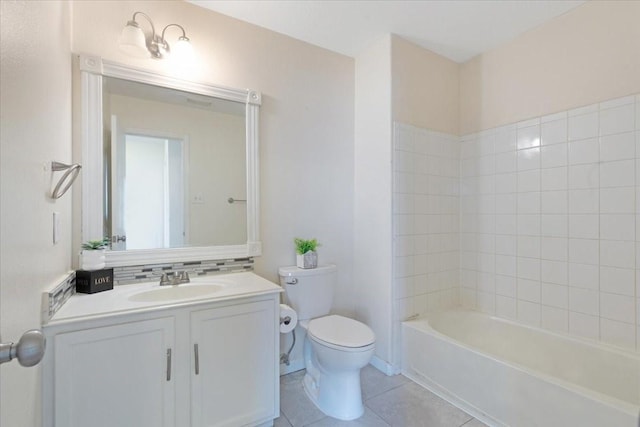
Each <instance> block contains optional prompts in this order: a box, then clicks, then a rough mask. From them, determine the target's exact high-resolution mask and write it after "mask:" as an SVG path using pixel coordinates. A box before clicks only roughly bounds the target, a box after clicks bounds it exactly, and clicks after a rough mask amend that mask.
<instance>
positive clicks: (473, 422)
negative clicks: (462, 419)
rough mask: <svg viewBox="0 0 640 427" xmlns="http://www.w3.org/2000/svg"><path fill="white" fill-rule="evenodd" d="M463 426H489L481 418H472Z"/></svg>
mask: <svg viewBox="0 0 640 427" xmlns="http://www.w3.org/2000/svg"><path fill="white" fill-rule="evenodd" d="M462 427H487V425H486V424H485V423H483V422H482V421H480V420H477V419H475V418H472V419H471V420H470V421H469V422H468V423H466V424H464V425H463V426H462Z"/></svg>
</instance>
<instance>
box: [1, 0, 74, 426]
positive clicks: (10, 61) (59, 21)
mask: <svg viewBox="0 0 640 427" xmlns="http://www.w3.org/2000/svg"><path fill="white" fill-rule="evenodd" d="M0 7H1V13H0V14H1V17H2V21H1V24H0V28H1V31H2V33H1V36H0V41H1V42H0V43H1V44H0V52H1V55H2V57H1V59H0V64H1V69H0V94H1V96H0V99H1V105H0V110H1V111H2V123H1V125H0V236H1V239H0V335H1V340H2V341H3V342H6V341H13V342H17V341H18V340H19V339H20V336H21V335H22V333H23V332H25V331H26V330H28V329H32V328H38V327H39V326H40V299H41V292H42V291H43V290H45V289H48V288H50V287H51V286H52V285H55V284H57V283H58V281H59V280H60V279H62V278H63V277H64V276H65V275H66V273H68V271H69V270H70V268H71V262H70V259H71V192H68V193H67V194H65V195H64V196H63V197H62V198H60V199H58V200H55V201H54V200H52V199H51V198H49V194H50V191H51V188H52V184H53V183H54V182H53V180H52V174H51V171H50V169H49V170H45V169H44V167H43V166H44V165H47V167H49V165H50V163H51V161H52V160H57V161H61V162H65V163H68V162H70V161H71V51H70V33H71V26H70V13H69V4H68V3H66V2H58V1H47V2H33V1H18V2H14V1H12V2H9V1H2V2H0ZM59 176H60V174H59V173H56V176H55V179H56V180H57V178H59ZM53 212H60V214H61V239H60V242H59V243H58V244H57V245H54V244H53V241H52V222H53V221H52V215H53ZM39 420H40V367H35V368H23V367H21V366H20V365H19V364H18V362H17V361H13V362H11V363H7V364H3V365H2V366H0V425H2V426H24V427H30V426H38V425H40V421H39Z"/></svg>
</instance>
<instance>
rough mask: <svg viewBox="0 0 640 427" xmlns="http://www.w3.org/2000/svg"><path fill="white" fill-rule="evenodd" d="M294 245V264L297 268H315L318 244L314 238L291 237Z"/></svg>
mask: <svg viewBox="0 0 640 427" xmlns="http://www.w3.org/2000/svg"><path fill="white" fill-rule="evenodd" d="M293 242H294V243H295V245H296V265H297V266H298V267H299V268H316V267H317V266H318V253H317V252H316V249H317V248H318V246H320V244H319V243H318V241H317V240H316V239H310V240H305V239H300V238H298V237H296V238H295V239H293Z"/></svg>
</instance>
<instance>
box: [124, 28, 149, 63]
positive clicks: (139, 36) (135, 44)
mask: <svg viewBox="0 0 640 427" xmlns="http://www.w3.org/2000/svg"><path fill="white" fill-rule="evenodd" d="M118 44H119V45H120V50H122V51H123V52H125V53H126V54H128V55H131V56H135V57H138V58H148V57H149V49H147V41H146V39H145V37H144V32H143V31H142V29H141V28H140V27H138V26H137V25H134V24H132V23H131V22H129V23H127V25H126V26H125V27H124V28H123V29H122V33H121V34H120V40H118Z"/></svg>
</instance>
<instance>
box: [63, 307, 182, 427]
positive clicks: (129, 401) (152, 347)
mask: <svg viewBox="0 0 640 427" xmlns="http://www.w3.org/2000/svg"><path fill="white" fill-rule="evenodd" d="M173 343H174V319H173V317H168V318H161V319H154V320H146V321H141V322H132V323H125V324H120V325H114V326H107V327H103V328H95V329H89V330H82V331H76V332H68V333H64V334H59V335H57V336H56V337H55V367H54V377H55V420H56V422H55V425H56V426H58V427H88V426H91V427H102V426H104V427H114V426H118V427H127V426H131V427H147V426H148V427H159V426H163V427H168V426H173V425H175V411H174V407H175V391H174V390H175V387H174V380H173V378H171V374H172V372H171V370H172V369H173V366H172V365H173V361H172V358H171V356H170V352H173Z"/></svg>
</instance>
